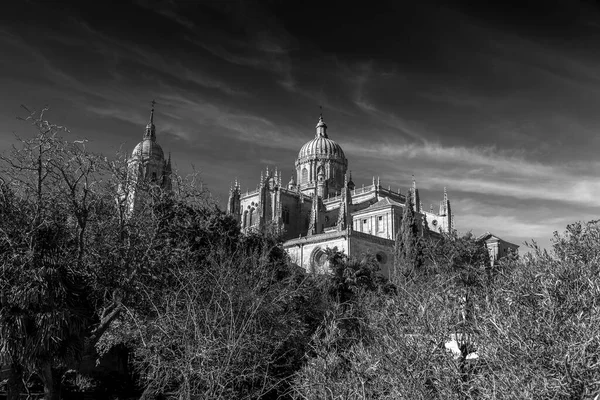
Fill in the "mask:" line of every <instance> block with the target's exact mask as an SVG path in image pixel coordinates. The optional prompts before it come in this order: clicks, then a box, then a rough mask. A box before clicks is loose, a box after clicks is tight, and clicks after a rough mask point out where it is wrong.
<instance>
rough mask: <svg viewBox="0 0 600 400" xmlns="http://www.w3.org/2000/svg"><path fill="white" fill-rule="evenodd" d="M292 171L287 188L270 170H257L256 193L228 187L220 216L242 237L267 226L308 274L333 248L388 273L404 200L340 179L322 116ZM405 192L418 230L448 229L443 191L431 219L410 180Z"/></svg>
mask: <svg viewBox="0 0 600 400" xmlns="http://www.w3.org/2000/svg"><path fill="white" fill-rule="evenodd" d="M294 168H295V174H294V175H292V178H291V179H290V181H289V182H288V183H287V185H284V184H283V182H282V174H281V172H280V171H278V170H277V168H275V169H274V170H271V171H270V170H269V169H268V168H267V169H266V170H265V171H263V172H261V176H260V180H259V183H258V186H257V188H256V190H253V191H247V192H245V193H242V191H241V188H240V184H239V182H237V181H236V182H235V183H234V184H233V185H232V187H231V189H230V192H229V200H228V204H227V212H228V213H229V214H231V215H233V216H234V218H236V220H237V221H238V222H239V224H240V227H241V229H242V231H244V232H249V231H250V230H252V229H260V228H262V227H264V226H267V225H270V226H272V227H273V228H274V229H276V230H278V231H279V232H280V233H281V235H282V238H283V240H284V244H283V246H284V248H285V249H286V250H287V251H288V253H289V254H290V257H291V258H292V260H293V261H294V262H296V263H297V264H298V265H301V266H302V267H304V268H305V269H306V270H308V271H315V272H320V271H325V270H326V265H325V259H324V251H325V249H327V248H334V247H337V248H338V250H341V251H344V252H345V253H346V254H348V255H350V256H355V257H358V256H360V255H361V254H364V253H371V254H375V255H376V256H377V259H378V261H379V262H380V265H381V270H382V272H383V273H385V274H387V273H388V272H389V266H391V264H392V259H393V246H394V239H395V237H396V234H397V232H398V231H399V229H400V224H401V221H402V214H403V209H404V207H405V204H406V195H404V194H401V193H400V191H394V190H391V188H390V187H388V188H385V187H384V185H381V183H380V181H379V179H377V180H376V179H375V178H373V180H372V182H371V183H370V184H369V185H366V186H364V185H363V186H361V187H356V186H355V184H354V182H353V181H352V176H351V175H350V174H348V173H347V168H348V160H347V159H346V157H345V155H344V152H343V150H342V148H341V146H340V145H339V144H337V143H336V142H334V141H333V140H332V139H330V138H329V136H328V134H327V125H326V124H325V122H324V121H323V117H322V116H321V117H320V118H319V122H318V123H317V126H316V134H315V137H314V139H312V140H310V141H309V142H307V143H306V144H305V145H304V146H302V148H301V149H300V152H299V154H298V158H297V159H296V161H295V163H294ZM408 192H409V193H410V195H411V196H412V203H413V204H414V209H415V212H416V215H417V218H418V220H420V221H421V227H422V230H427V231H429V232H436V233H439V232H451V231H453V229H454V226H453V217H452V212H451V208H450V201H449V199H448V195H447V193H446V189H445V188H444V195H443V200H442V201H441V202H440V207H439V212H438V213H435V212H434V210H433V208H432V209H430V210H429V211H425V210H423V209H422V206H421V200H420V197H419V190H418V188H417V185H416V182H415V180H414V179H413V181H412V187H411V188H410V190H409V191H408Z"/></svg>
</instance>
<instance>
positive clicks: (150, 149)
mask: <svg viewBox="0 0 600 400" xmlns="http://www.w3.org/2000/svg"><path fill="white" fill-rule="evenodd" d="M131 157H132V158H138V157H139V158H141V159H143V160H145V159H149V158H160V159H163V158H165V153H164V151H163V149H162V147H160V145H159V144H158V143H156V141H154V140H151V139H144V140H142V141H141V142H139V143H138V144H137V146H135V148H134V149H133V151H132V152H131Z"/></svg>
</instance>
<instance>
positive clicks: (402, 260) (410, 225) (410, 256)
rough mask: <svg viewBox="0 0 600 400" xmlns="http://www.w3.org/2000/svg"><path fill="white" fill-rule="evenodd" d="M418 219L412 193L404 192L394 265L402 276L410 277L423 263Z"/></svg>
mask: <svg viewBox="0 0 600 400" xmlns="http://www.w3.org/2000/svg"><path fill="white" fill-rule="evenodd" d="M419 225H420V223H419V221H418V220H417V218H416V216H415V211H414V205H413V202H412V193H411V191H410V190H409V191H408V193H407V194H406V204H405V205H404V210H403V212H402V222H401V223H400V230H399V231H398V234H397V235H396V245H395V249H394V252H395V257H394V267H395V269H396V271H397V273H398V272H400V274H401V275H403V276H404V277H410V276H411V275H412V274H413V273H414V271H416V270H419V269H420V268H421V266H422V265H423V248H422V243H421V240H420V234H419V232H420V229H419Z"/></svg>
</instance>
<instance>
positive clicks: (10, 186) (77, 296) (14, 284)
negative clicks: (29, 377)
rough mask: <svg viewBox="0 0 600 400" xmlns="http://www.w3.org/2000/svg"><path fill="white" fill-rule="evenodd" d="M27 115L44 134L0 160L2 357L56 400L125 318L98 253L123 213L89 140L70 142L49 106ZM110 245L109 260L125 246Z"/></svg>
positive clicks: (22, 142)
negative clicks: (70, 374) (86, 356)
mask: <svg viewBox="0 0 600 400" xmlns="http://www.w3.org/2000/svg"><path fill="white" fill-rule="evenodd" d="M26 110H27V111H28V112H29V116H28V117H27V118H25V121H27V122H30V123H31V124H32V125H33V126H34V128H35V129H36V130H37V135H36V136H35V137H34V138H32V139H28V140H23V139H19V141H20V147H19V148H17V147H13V149H12V151H11V152H10V154H8V155H2V156H1V157H0V162H1V163H0V173H1V176H2V181H3V182H4V189H5V190H3V192H4V193H5V194H6V195H4V196H2V198H0V201H1V202H2V204H0V212H1V213H2V214H3V215H2V217H1V218H0V248H3V249H4V250H5V251H3V252H2V254H1V255H0V263H1V265H2V272H3V273H2V276H1V277H0V292H1V297H0V301H1V304H0V322H1V323H0V326H1V328H0V329H1V334H0V342H1V343H0V359H1V360H2V362H3V363H7V364H9V365H13V366H14V372H18V373H19V372H24V371H27V372H28V373H35V374H36V375H37V376H38V377H39V378H40V379H41V380H42V382H43V384H44V390H45V393H46V398H48V399H55V398H59V397H60V383H61V374H62V371H64V370H66V369H67V368H68V367H73V366H75V365H76V364H77V363H78V360H79V359H80V358H81V356H82V354H83V353H84V352H85V351H86V350H89V349H90V348H91V349H93V347H94V344H95V342H96V341H97V340H98V339H99V337H100V336H101V335H102V333H103V332H105V330H106V329H107V327H108V326H109V324H110V323H111V321H112V320H114V318H116V317H117V316H118V314H119V312H120V308H119V305H118V304H119V302H120V297H121V296H118V295H115V294H116V291H115V290H114V289H115V288H114V287H108V286H105V285H104V283H105V282H107V280H108V279H107V274H108V273H110V272H112V271H111V270H110V269H106V270H105V269H103V268H101V267H102V266H104V265H105V264H106V259H105V258H104V257H99V255H102V256H104V254H102V251H101V248H103V247H104V248H106V247H108V246H107V241H110V240H112V238H113V234H115V235H114V236H116V238H117V239H116V240H120V239H119V238H121V239H122V238H123V236H119V235H118V232H119V228H118V225H117V226H115V225H113V224H112V223H113V222H114V221H115V218H113V216H114V215H117V214H118V210H117V208H116V204H115V195H114V193H116V192H115V191H114V190H113V187H112V185H111V184H108V183H107V182H106V181H105V179H107V177H109V178H110V175H111V173H110V171H111V168H110V165H109V163H108V161H107V159H105V158H104V157H101V156H98V155H95V154H93V153H90V152H89V151H87V149H86V142H85V141H84V140H76V141H67V140H64V139H63V138H62V137H61V136H60V134H61V133H65V132H66V133H68V130H67V129H66V128H64V127H62V126H58V125H55V124H52V123H50V122H48V121H47V120H45V119H44V113H45V112H46V111H47V109H43V110H42V111H41V112H40V113H37V112H35V111H30V110H28V109H26ZM110 247H111V251H112V252H113V253H111V258H114V254H115V252H114V251H115V249H119V248H122V246H116V247H115V246H110ZM116 254H119V253H118V252H117V253H116ZM109 259H110V258H109ZM116 280H119V278H116ZM117 289H118V287H117ZM15 376H16V375H15ZM14 387H15V388H16V386H14ZM15 390H16V389H15ZM17 395H18V394H17V393H15V392H14V390H13V391H11V394H10V396H11V397H12V398H15V396H17Z"/></svg>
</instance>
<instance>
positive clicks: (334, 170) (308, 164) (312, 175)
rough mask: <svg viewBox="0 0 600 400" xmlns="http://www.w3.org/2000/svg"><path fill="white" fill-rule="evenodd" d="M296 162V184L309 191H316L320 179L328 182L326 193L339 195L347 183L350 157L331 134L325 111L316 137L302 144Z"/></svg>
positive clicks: (305, 191)
mask: <svg viewBox="0 0 600 400" xmlns="http://www.w3.org/2000/svg"><path fill="white" fill-rule="evenodd" d="M295 166H296V184H297V185H299V186H300V190H301V191H302V192H303V193H305V194H310V193H312V192H314V190H315V187H316V186H315V185H316V184H317V183H319V182H321V184H323V185H325V187H326V189H325V190H324V192H323V193H324V194H325V193H326V194H327V195H335V193H337V192H339V191H340V190H341V188H342V187H343V186H344V175H345V174H346V169H347V168H348V160H347V159H346V156H345V154H344V151H343V150H342V147H341V146H340V145H339V144H337V143H336V142H335V141H333V140H331V139H329V137H328V136H327V125H325V122H324V121H323V116H322V115H321V116H320V118H319V123H318V124H317V132H316V134H315V137H314V138H313V139H312V140H310V141H309V142H308V143H306V144H305V145H304V146H302V148H301V149H300V152H299V153H298V158H297V159H296V163H295ZM324 194H323V195H324Z"/></svg>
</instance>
